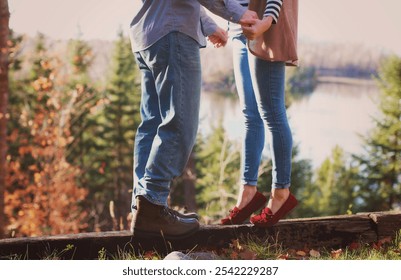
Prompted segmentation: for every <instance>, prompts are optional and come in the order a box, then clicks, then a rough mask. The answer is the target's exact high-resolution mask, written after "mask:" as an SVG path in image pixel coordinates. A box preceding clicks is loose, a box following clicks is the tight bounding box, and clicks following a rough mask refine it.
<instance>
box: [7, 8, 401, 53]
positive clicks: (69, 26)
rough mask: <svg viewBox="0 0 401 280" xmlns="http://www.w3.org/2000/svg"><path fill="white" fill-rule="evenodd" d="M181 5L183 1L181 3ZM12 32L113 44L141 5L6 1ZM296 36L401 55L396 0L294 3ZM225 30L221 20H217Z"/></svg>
mask: <svg viewBox="0 0 401 280" xmlns="http://www.w3.org/2000/svg"><path fill="white" fill-rule="evenodd" d="M183 1H185V0H183ZM9 5H10V11H11V23H10V24H11V27H12V28H13V29H14V30H15V31H17V32H21V33H27V34H30V35H34V34H36V33H37V32H39V31H40V32H42V33H44V34H46V35H49V36H51V37H53V38H63V39H64V38H74V37H76V36H77V34H78V30H80V31H81V32H82V34H83V38H85V39H95V38H96V39H114V38H115V37H116V34H117V31H118V29H119V28H122V29H123V30H124V31H126V30H127V28H128V25H129V23H130V21H131V18H132V17H133V15H134V13H135V11H136V10H137V9H138V8H139V7H140V5H141V1H140V0H9ZM299 5H300V7H299V12H300V14H299V36H300V38H307V39H310V40H313V41H329V42H339V41H341V42H344V41H346V42H358V43H363V44H366V45H369V46H379V47H383V48H385V49H388V50H390V51H393V52H395V53H397V54H399V55H401V19H400V13H401V0H299ZM218 22H219V23H221V24H222V25H225V21H218Z"/></svg>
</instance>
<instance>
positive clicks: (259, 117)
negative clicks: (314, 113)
mask: <svg viewBox="0 0 401 280" xmlns="http://www.w3.org/2000/svg"><path fill="white" fill-rule="evenodd" d="M232 43H233V63H234V75H235V81H236V87H237V91H238V95H239V99H240V105H241V110H242V113H243V119H244V123H245V133H244V139H243V148H242V158H241V174H242V175H241V184H243V185H251V186H256V185H257V180H258V169H259V165H260V161H261V156H262V151H263V148H264V146H265V136H267V137H268V139H269V146H270V151H271V158H272V167H273V170H272V182H273V183H272V188H289V187H290V184H291V159H292V134H291V130H290V127H289V124H288V120H287V114H286V108H285V63H284V62H270V61H265V60H262V59H259V58H257V57H255V56H254V55H252V54H251V53H249V52H248V49H247V43H246V38H245V36H244V35H242V34H238V35H235V36H234V37H233V39H232Z"/></svg>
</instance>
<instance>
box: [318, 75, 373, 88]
mask: <svg viewBox="0 0 401 280" xmlns="http://www.w3.org/2000/svg"><path fill="white" fill-rule="evenodd" d="M317 82H318V83H328V84H345V85H365V86H366V85H369V86H376V85H377V84H376V81H375V80H374V79H363V78H349V77H336V76H319V77H318V78H317Z"/></svg>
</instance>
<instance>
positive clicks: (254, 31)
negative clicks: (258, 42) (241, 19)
mask: <svg viewBox="0 0 401 280" xmlns="http://www.w3.org/2000/svg"><path fill="white" fill-rule="evenodd" d="M272 23H273V18H272V17H271V16H268V17H265V18H263V19H262V20H260V19H251V20H248V21H247V22H246V23H245V24H242V32H243V33H244V35H245V36H246V37H247V38H248V39H249V40H254V39H256V38H257V37H259V36H261V35H262V34H263V33H265V32H266V31H267V30H269V28H270V27H271V25H272Z"/></svg>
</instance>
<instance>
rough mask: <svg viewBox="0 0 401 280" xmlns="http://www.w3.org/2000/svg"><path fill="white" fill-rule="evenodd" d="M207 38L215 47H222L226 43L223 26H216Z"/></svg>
mask: <svg viewBox="0 0 401 280" xmlns="http://www.w3.org/2000/svg"><path fill="white" fill-rule="evenodd" d="M208 40H209V41H210V42H211V43H212V44H213V46H214V47H215V48H220V47H224V46H225V45H226V44H227V40H228V33H227V31H226V30H224V29H223V28H221V27H217V30H216V31H215V32H214V33H213V34H211V35H209V36H208Z"/></svg>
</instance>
